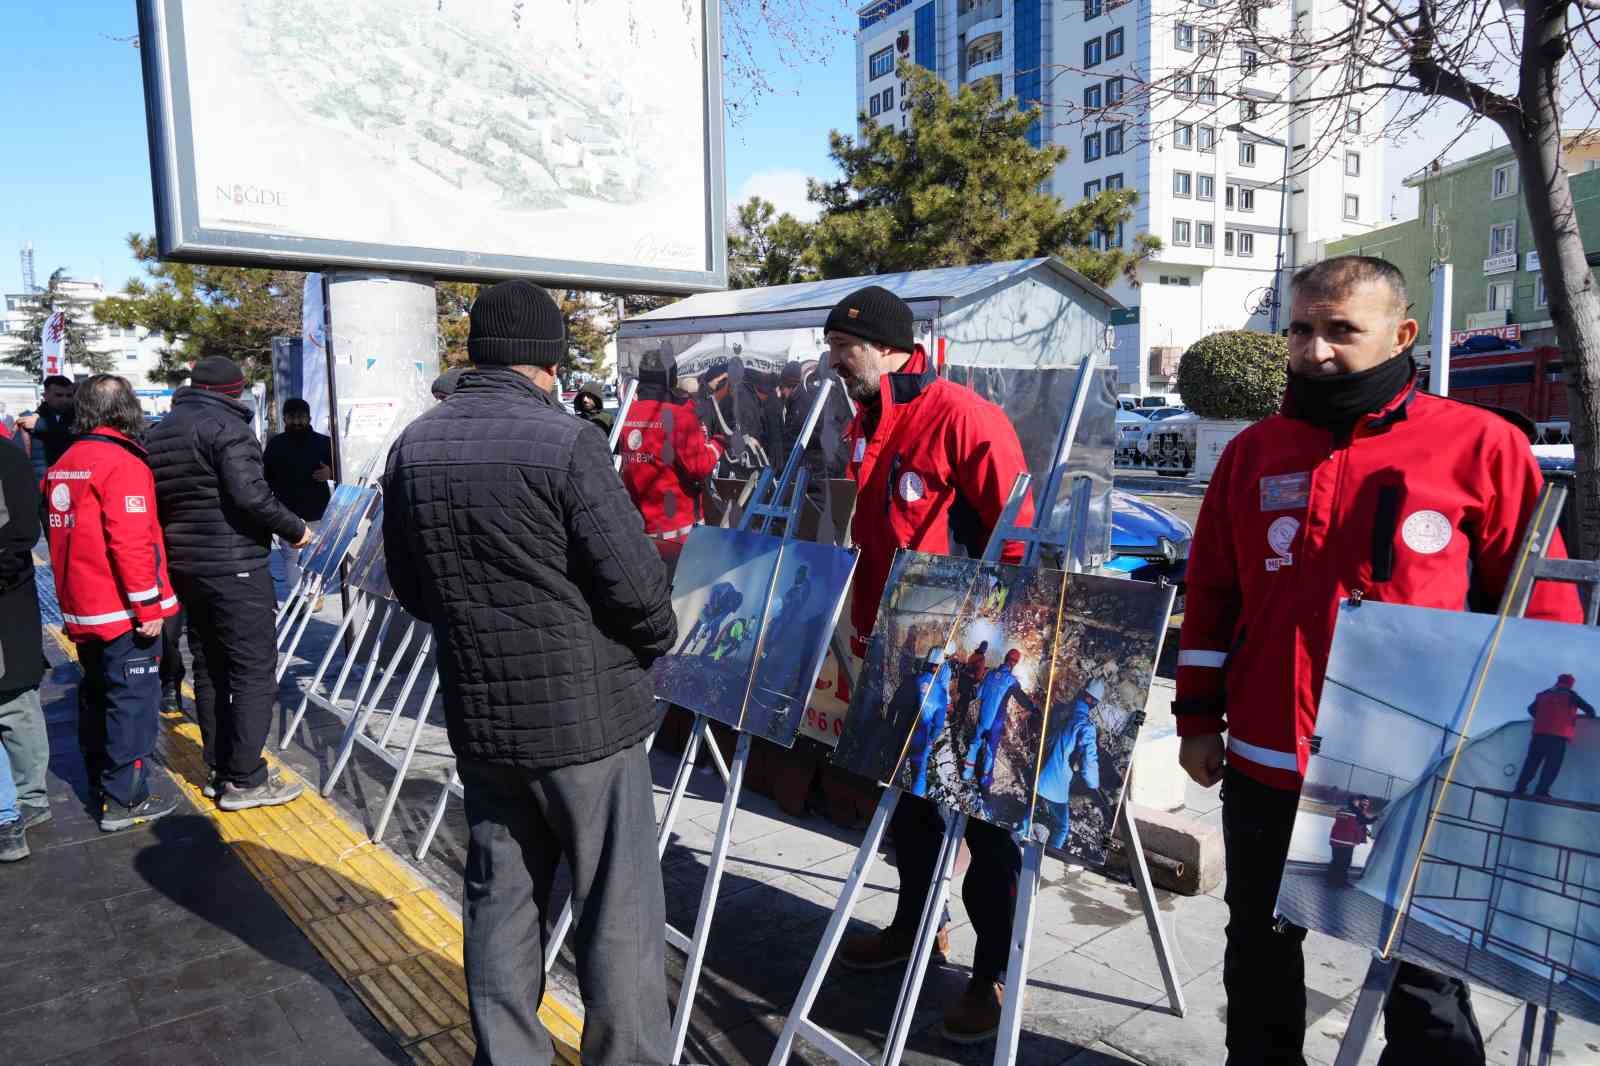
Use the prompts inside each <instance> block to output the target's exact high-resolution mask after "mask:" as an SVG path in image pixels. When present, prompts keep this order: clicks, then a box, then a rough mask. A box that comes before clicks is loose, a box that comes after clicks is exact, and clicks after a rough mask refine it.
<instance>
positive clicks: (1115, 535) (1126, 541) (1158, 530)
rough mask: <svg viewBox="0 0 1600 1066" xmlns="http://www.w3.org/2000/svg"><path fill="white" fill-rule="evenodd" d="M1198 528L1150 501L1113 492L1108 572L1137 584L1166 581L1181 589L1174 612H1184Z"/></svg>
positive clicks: (1117, 491)
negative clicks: (1195, 530)
mask: <svg viewBox="0 0 1600 1066" xmlns="http://www.w3.org/2000/svg"><path fill="white" fill-rule="evenodd" d="M1193 539H1194V528H1193V527H1192V526H1190V525H1189V523H1187V522H1185V521H1184V520H1183V519H1181V518H1179V517H1178V516H1177V515H1175V514H1173V513H1172V512H1171V511H1168V510H1165V509H1164V508H1161V507H1157V506H1156V505H1155V504H1153V503H1150V502H1149V501H1148V500H1142V499H1140V498H1139V497H1137V496H1133V495H1130V494H1129V493H1126V492H1122V491H1121V490H1118V489H1113V490H1112V491H1111V558H1110V559H1109V560H1108V561H1107V562H1106V568H1107V569H1109V570H1113V571H1117V572H1120V573H1124V574H1127V575H1128V576H1129V577H1131V578H1133V579H1135V580H1137V581H1158V580H1163V579H1165V580H1166V581H1168V582H1170V583H1171V584H1173V585H1176V586H1177V587H1178V596H1179V600H1178V602H1177V603H1176V604H1175V605H1174V606H1173V611H1174V612H1177V611H1182V610H1183V601H1182V597H1183V593H1184V588H1185V585H1184V579H1185V575H1186V571H1187V569H1188V566H1189V542H1190V541H1191V540H1193Z"/></svg>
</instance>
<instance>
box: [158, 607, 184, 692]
mask: <svg viewBox="0 0 1600 1066" xmlns="http://www.w3.org/2000/svg"><path fill="white" fill-rule="evenodd" d="M184 621H185V611H184V609H183V607H182V606H181V605H180V606H179V607H178V613H177V614H175V615H173V616H172V617H171V618H168V619H167V620H166V621H165V622H162V623H161V686H162V687H163V688H165V687H167V686H168V685H172V686H174V687H181V686H182V685H183V679H184V676H185V674H184V669H183V649H182V648H181V647H180V646H179V644H178V640H179V638H180V637H182V636H183V627H184Z"/></svg>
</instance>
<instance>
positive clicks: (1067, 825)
mask: <svg viewBox="0 0 1600 1066" xmlns="http://www.w3.org/2000/svg"><path fill="white" fill-rule="evenodd" d="M1039 806H1040V807H1043V808H1044V810H1045V811H1046V812H1048V813H1049V815H1050V821H1051V822H1052V823H1054V824H1053V825H1052V826H1051V827H1050V840H1049V845H1050V847H1052V848H1064V847H1066V846H1067V837H1068V836H1070V835H1071V834H1072V804H1071V803H1057V802H1056V801H1055V800H1053V799H1045V798H1044V796H1043V795H1041V796H1040V797H1039Z"/></svg>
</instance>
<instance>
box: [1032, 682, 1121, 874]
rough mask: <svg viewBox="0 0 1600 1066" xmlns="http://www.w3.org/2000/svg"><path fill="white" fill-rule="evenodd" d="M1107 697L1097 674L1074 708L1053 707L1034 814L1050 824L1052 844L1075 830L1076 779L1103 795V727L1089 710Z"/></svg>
mask: <svg viewBox="0 0 1600 1066" xmlns="http://www.w3.org/2000/svg"><path fill="white" fill-rule="evenodd" d="M1105 698H1106V683H1105V682H1104V681H1102V680H1101V679H1100V678H1098V677H1097V678H1095V679H1094V680H1093V681H1091V682H1089V684H1088V685H1086V686H1085V687H1084V689H1083V691H1082V692H1080V693H1078V698H1077V699H1076V700H1074V701H1073V702H1072V706H1071V708H1070V709H1069V708H1067V707H1064V706H1061V705H1057V706H1056V707H1054V708H1053V709H1052V710H1051V714H1050V728H1049V732H1050V734H1051V735H1050V736H1049V737H1047V738H1046V740H1045V745H1044V763H1043V765H1042V766H1041V767H1040V769H1039V784H1038V789H1037V792H1038V802H1037V804H1036V806H1035V808H1034V810H1035V815H1034V817H1035V819H1036V821H1037V823H1038V824H1039V825H1041V826H1044V827H1046V828H1047V830H1048V834H1049V835H1048V837H1047V838H1046V839H1045V843H1046V844H1048V845H1049V846H1050V847H1052V848H1061V847H1064V846H1066V843H1067V837H1068V836H1069V835H1070V833H1071V832H1072V806H1071V797H1072V785H1073V782H1074V779H1076V780H1077V781H1078V782H1079V783H1081V785H1082V787H1083V788H1084V789H1086V790H1088V791H1089V792H1091V793H1092V794H1093V796H1094V797H1095V799H1097V800H1098V799H1099V798H1100V744H1099V734H1100V731H1099V728H1098V727H1097V726H1096V725H1095V724H1094V719H1093V718H1091V717H1090V715H1089V712H1090V711H1092V710H1094V708H1096V707H1098V706H1099V705H1100V701H1101V700H1103V699H1105ZM1101 803H1103V800H1102V801H1101ZM1098 805H1100V804H1098V803H1097V806H1098Z"/></svg>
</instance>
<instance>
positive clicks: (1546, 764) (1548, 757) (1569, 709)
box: [1515, 674, 1595, 796]
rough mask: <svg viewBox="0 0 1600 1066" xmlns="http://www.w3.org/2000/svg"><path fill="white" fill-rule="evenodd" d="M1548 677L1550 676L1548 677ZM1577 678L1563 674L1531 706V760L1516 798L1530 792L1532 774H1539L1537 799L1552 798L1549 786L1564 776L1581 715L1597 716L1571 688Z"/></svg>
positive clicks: (1520, 779) (1519, 777)
mask: <svg viewBox="0 0 1600 1066" xmlns="http://www.w3.org/2000/svg"><path fill="white" fill-rule="evenodd" d="M1547 676H1548V675H1547ZM1577 683H1578V682H1577V679H1576V678H1574V677H1573V676H1572V675H1571V674H1562V675H1561V676H1560V677H1558V678H1556V683H1555V684H1554V685H1552V686H1550V687H1549V688H1547V689H1545V690H1544V691H1543V692H1541V693H1539V695H1538V696H1536V697H1534V700H1533V702H1532V703H1530V704H1528V716H1529V717H1530V718H1532V719H1533V735H1532V736H1531V737H1529V738H1528V757H1527V758H1526V759H1524V760H1523V762H1522V773H1521V774H1519V775H1517V787H1516V789H1515V791H1516V793H1517V795H1519V796H1520V795H1522V794H1523V793H1524V792H1526V791H1527V790H1528V785H1530V784H1531V783H1532V782H1533V775H1534V774H1538V775H1539V784H1538V787H1536V788H1535V789H1534V790H1533V794H1534V795H1535V796H1548V795H1550V786H1551V785H1553V784H1555V783H1556V775H1558V774H1560V773H1561V763H1562V762H1563V761H1564V760H1565V759H1566V757H1567V746H1568V745H1569V744H1571V743H1572V737H1573V734H1575V733H1576V732H1577V731H1578V713H1579V712H1580V711H1581V712H1582V713H1584V714H1586V715H1588V716H1589V717H1590V718H1593V717H1594V716H1595V713H1594V708H1593V707H1592V706H1590V705H1589V702H1588V701H1587V700H1585V699H1584V698H1583V697H1582V696H1580V695H1578V694H1577V693H1576V692H1574V691H1572V687H1573V686H1574V685H1576V684H1577Z"/></svg>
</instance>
